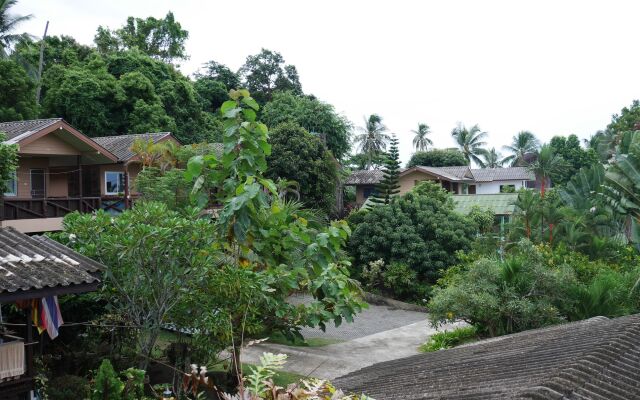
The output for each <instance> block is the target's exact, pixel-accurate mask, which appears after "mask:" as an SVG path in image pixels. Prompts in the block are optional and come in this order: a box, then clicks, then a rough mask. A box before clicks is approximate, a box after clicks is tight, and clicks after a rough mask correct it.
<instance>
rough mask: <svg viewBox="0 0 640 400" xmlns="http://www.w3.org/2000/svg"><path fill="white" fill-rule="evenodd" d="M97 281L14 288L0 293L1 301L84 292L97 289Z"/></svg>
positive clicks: (10, 301) (9, 301)
mask: <svg viewBox="0 0 640 400" xmlns="http://www.w3.org/2000/svg"><path fill="white" fill-rule="evenodd" d="M99 285H100V282H99V281H96V282H91V283H80V284H71V285H66V286H54V287H46V288H42V289H30V290H16V291H15V292H3V293H0V304H1V303H12V302H15V301H18V300H28V299H39V298H42V297H48V296H61V295H65V294H75V293H86V292H94V291H96V290H98V287H99Z"/></svg>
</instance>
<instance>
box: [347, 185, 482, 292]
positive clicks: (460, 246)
mask: <svg viewBox="0 0 640 400" xmlns="http://www.w3.org/2000/svg"><path fill="white" fill-rule="evenodd" d="M475 232H476V227H475V226H474V223H473V222H471V221H469V220H468V219H467V218H465V217H462V216H460V215H458V214H456V213H455V212H454V211H453V200H452V199H451V195H450V194H448V193H447V192H445V191H444V190H443V189H442V188H441V187H440V186H438V185H436V184H433V183H431V182H423V183H421V184H420V185H419V186H417V187H416V188H415V189H414V190H413V191H411V192H409V193H406V194H404V195H402V196H399V197H396V198H394V199H393V201H392V202H391V204H389V205H386V206H378V207H373V208H372V209H371V210H370V211H367V212H366V215H365V216H364V218H363V220H362V222H360V223H359V224H358V225H357V226H356V227H355V229H354V232H353V235H352V237H351V241H350V243H349V249H350V253H351V255H352V256H353V257H354V265H356V266H357V267H359V268H362V267H363V266H365V265H367V264H368V263H370V262H372V261H376V260H379V259H382V260H384V262H385V263H393V262H399V263H402V264H405V265H407V266H408V267H410V268H411V269H413V270H415V271H416V272H417V273H418V277H419V278H420V279H421V280H425V281H431V282H433V281H434V280H435V279H436V278H437V277H438V276H439V274H440V271H441V270H446V269H447V268H449V267H450V266H452V265H454V264H456V263H457V261H458V259H457V256H456V251H458V250H462V251H464V250H467V249H469V248H470V245H471V239H472V237H473V235H474V234H475Z"/></svg>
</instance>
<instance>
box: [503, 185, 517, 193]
mask: <svg viewBox="0 0 640 400" xmlns="http://www.w3.org/2000/svg"><path fill="white" fill-rule="evenodd" d="M515 192H516V185H500V193H515Z"/></svg>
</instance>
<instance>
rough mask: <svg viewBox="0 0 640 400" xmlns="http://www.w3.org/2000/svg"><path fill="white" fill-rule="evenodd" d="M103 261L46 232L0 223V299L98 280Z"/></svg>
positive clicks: (102, 268)
mask: <svg viewBox="0 0 640 400" xmlns="http://www.w3.org/2000/svg"><path fill="white" fill-rule="evenodd" d="M104 269H105V267H104V265H102V264H100V263H98V262H95V261H93V260H91V259H90V258H87V257H85V256H83V255H81V254H78V253H76V252H75V251H73V250H71V249H69V248H68V247H66V246H63V245H61V244H60V243H58V242H56V241H54V240H52V239H49V238H47V237H46V236H28V235H25V234H24V233H20V232H18V231H17V230H15V229H14V228H11V227H4V228H2V227H0V300H1V299H2V298H3V297H6V296H9V295H11V294H18V293H20V292H25V291H37V290H41V289H47V288H59V287H62V288H64V287H70V286H73V285H80V284H86V283H98V282H99V281H100V280H99V279H98V277H97V276H95V275H97V274H96V273H97V272H100V271H102V270H104Z"/></svg>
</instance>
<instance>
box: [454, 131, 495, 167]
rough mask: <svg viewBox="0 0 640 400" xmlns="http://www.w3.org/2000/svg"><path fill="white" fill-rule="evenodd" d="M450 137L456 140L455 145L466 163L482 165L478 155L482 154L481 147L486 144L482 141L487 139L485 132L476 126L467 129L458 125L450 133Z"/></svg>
mask: <svg viewBox="0 0 640 400" xmlns="http://www.w3.org/2000/svg"><path fill="white" fill-rule="evenodd" d="M451 136H453V138H454V139H455V140H456V144H457V145H458V147H459V148H460V151H462V154H464V156H465V158H466V159H467V161H469V162H471V161H474V162H475V163H476V164H478V165H482V160H481V159H480V155H481V154H482V153H483V152H484V149H483V146H485V145H486V144H487V142H484V141H483V139H486V137H487V133H486V132H482V131H481V130H480V127H479V126H478V125H477V124H476V125H474V126H472V127H471V128H470V129H467V127H465V126H464V125H462V124H461V123H458V126H456V127H455V128H453V130H452V131H451Z"/></svg>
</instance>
